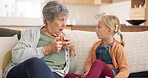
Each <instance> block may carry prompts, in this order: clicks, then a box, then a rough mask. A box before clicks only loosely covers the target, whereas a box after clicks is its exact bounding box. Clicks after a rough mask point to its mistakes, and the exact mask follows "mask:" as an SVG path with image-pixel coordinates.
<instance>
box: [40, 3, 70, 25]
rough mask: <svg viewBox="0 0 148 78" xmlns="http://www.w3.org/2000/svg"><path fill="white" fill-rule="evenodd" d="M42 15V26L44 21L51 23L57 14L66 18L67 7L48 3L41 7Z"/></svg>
mask: <svg viewBox="0 0 148 78" xmlns="http://www.w3.org/2000/svg"><path fill="white" fill-rule="evenodd" d="M42 13H43V22H44V24H46V19H48V20H51V21H53V20H54V19H55V17H57V16H58V15H59V14H62V15H64V16H66V17H68V14H69V12H68V9H67V7H66V6H64V5H62V4H60V3H58V2H57V1H50V2H48V3H47V4H46V5H45V6H44V7H43V10H42Z"/></svg>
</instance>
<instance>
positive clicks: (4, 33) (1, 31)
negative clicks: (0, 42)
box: [0, 28, 21, 39]
mask: <svg viewBox="0 0 148 78" xmlns="http://www.w3.org/2000/svg"><path fill="white" fill-rule="evenodd" d="M15 34H17V37H18V39H20V37H21V31H20V30H13V29H7V28H0V37H9V36H14V35H15Z"/></svg>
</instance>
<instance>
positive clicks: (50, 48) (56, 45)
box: [45, 38, 62, 54]
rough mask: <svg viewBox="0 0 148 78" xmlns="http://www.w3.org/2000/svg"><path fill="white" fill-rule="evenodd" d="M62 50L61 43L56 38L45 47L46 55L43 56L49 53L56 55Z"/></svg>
mask: <svg viewBox="0 0 148 78" xmlns="http://www.w3.org/2000/svg"><path fill="white" fill-rule="evenodd" d="M61 48H62V42H61V41H59V40H58V38H56V39H55V40H53V41H52V42H51V43H50V44H48V45H47V46H45V49H46V53H45V54H50V53H58V52H59V51H60V50H61Z"/></svg>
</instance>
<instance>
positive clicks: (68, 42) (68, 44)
mask: <svg viewBox="0 0 148 78" xmlns="http://www.w3.org/2000/svg"><path fill="white" fill-rule="evenodd" d="M62 44H63V45H65V46H63V47H64V48H70V56H71V57H74V56H75V47H74V42H73V41H72V39H70V38H69V37H67V36H64V41H63V42H62Z"/></svg>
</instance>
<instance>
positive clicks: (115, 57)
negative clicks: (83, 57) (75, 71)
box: [83, 15, 129, 78]
mask: <svg viewBox="0 0 148 78" xmlns="http://www.w3.org/2000/svg"><path fill="white" fill-rule="evenodd" d="M120 28H121V26H120V22H119V20H118V18H117V17H116V16H113V15H105V16H102V17H100V20H99V22H98V26H97V28H96V34H97V36H98V38H99V39H101V40H100V41H98V42H96V43H94V45H93V46H92V48H91V51H90V55H89V56H88V59H87V62H86V67H85V72H84V74H83V77H85V78H127V77H128V75H129V68H128V64H127V59H126V56H125V52H124V48H123V47H124V41H123V36H122V34H121V31H120ZM116 33H117V34H118V35H119V36H120V37H121V41H120V42H118V41H117V40H116V39H115V38H114V35H115V34H116Z"/></svg>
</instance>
